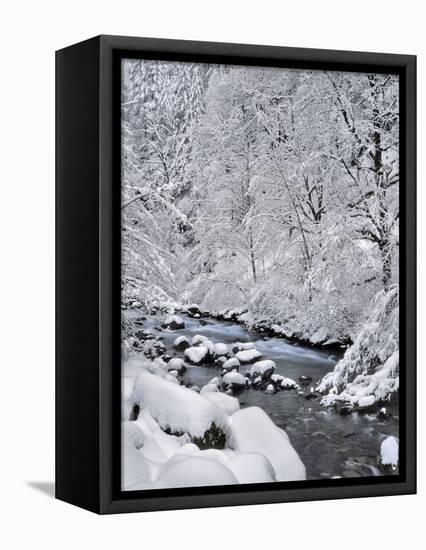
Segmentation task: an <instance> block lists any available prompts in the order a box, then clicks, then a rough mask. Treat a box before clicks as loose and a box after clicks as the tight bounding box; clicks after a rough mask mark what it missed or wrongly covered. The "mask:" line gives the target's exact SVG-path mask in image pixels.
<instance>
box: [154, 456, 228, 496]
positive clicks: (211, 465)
mask: <svg viewBox="0 0 426 550" xmlns="http://www.w3.org/2000/svg"><path fill="white" fill-rule="evenodd" d="M236 483H238V479H237V478H236V477H235V475H234V474H233V473H232V472H231V470H230V469H229V468H227V467H226V466H225V465H224V464H222V463H220V462H218V461H217V460H212V459H211V458H204V457H199V456H191V455H189V456H184V455H182V458H181V459H180V460H178V461H171V462H170V463H167V464H166V465H165V466H164V469H163V471H162V472H161V474H160V475H159V476H158V478H157V479H156V481H155V483H154V485H155V487H156V488H164V487H202V486H206V485H209V486H210V485H234V484H236Z"/></svg>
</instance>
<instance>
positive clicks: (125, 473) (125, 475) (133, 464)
mask: <svg viewBox="0 0 426 550" xmlns="http://www.w3.org/2000/svg"><path fill="white" fill-rule="evenodd" d="M121 458H122V470H121V482H122V485H123V487H124V488H125V489H126V488H127V487H128V486H129V485H133V484H134V483H144V484H146V483H150V482H151V479H152V476H151V470H150V467H149V462H148V461H147V460H146V459H145V458H144V456H143V455H142V454H141V452H140V451H138V450H137V449H136V448H135V447H133V446H129V445H123V446H122V447H121Z"/></svg>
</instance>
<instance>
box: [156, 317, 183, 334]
mask: <svg viewBox="0 0 426 550" xmlns="http://www.w3.org/2000/svg"><path fill="white" fill-rule="evenodd" d="M161 326H162V327H163V328H167V329H169V330H180V329H182V328H185V323H184V322H183V319H182V317H179V315H170V317H167V319H166V320H165V321H164V323H163V324H162V325H161Z"/></svg>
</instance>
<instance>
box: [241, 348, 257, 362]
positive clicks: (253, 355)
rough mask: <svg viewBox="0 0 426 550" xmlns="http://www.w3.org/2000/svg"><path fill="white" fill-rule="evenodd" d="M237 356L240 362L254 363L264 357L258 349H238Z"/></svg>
mask: <svg viewBox="0 0 426 550" xmlns="http://www.w3.org/2000/svg"><path fill="white" fill-rule="evenodd" d="M236 357H237V359H238V361H239V362H240V363H252V362H253V361H257V360H258V359H259V358H260V357H262V354H261V353H260V351H257V349H245V350H241V351H238V352H237V353H236Z"/></svg>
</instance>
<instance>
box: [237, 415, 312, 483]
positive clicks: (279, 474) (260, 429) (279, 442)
mask: <svg viewBox="0 0 426 550" xmlns="http://www.w3.org/2000/svg"><path fill="white" fill-rule="evenodd" d="M230 429H231V437H230V445H231V447H232V448H233V449H235V450H236V451H241V452H253V453H260V454H262V455H264V456H265V457H266V458H267V459H268V460H269V462H270V463H271V464H272V466H273V468H274V470H275V474H276V479H277V481H295V480H303V479H306V471H305V466H304V465H303V463H302V461H301V460H300V458H299V455H298V454H297V452H296V451H295V450H294V448H293V446H292V445H291V443H290V441H289V439H288V436H287V434H286V433H285V432H284V431H283V430H281V429H280V428H278V427H277V426H276V425H275V424H274V423H273V422H272V420H271V419H270V418H269V416H268V415H267V414H266V413H265V412H264V411H263V410H262V409H261V408H259V407H248V408H247V409H241V410H239V411H238V412H236V413H234V414H233V415H232V417H231V425H230Z"/></svg>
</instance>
